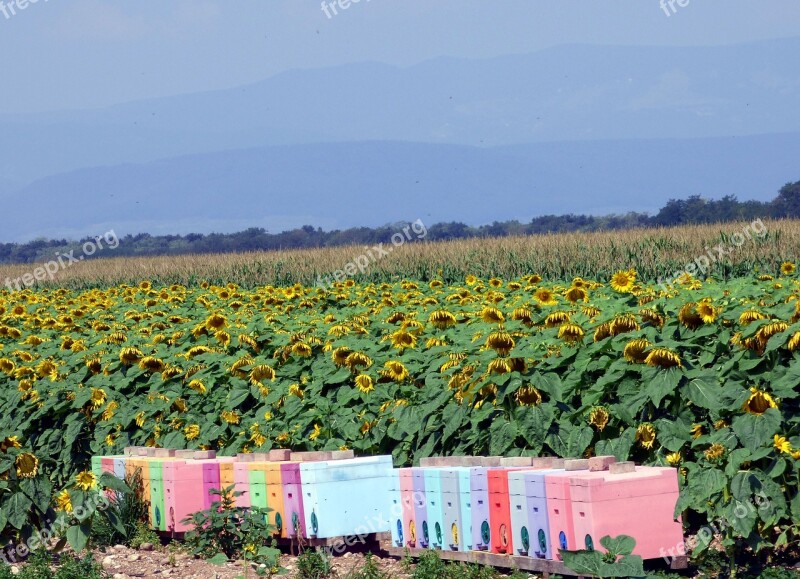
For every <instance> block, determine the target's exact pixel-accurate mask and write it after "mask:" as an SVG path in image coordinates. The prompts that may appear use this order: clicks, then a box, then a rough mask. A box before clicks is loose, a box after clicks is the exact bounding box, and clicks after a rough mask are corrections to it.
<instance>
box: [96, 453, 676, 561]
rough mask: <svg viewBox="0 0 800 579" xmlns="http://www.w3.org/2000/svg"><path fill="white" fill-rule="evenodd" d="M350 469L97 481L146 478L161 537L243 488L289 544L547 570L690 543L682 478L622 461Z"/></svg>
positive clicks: (384, 460) (187, 468)
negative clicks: (380, 546)
mask: <svg viewBox="0 0 800 579" xmlns="http://www.w3.org/2000/svg"><path fill="white" fill-rule="evenodd" d="M350 457H352V453H349V454H348V453H289V451H273V452H271V453H270V454H263V455H253V454H248V455H239V456H237V457H215V456H214V454H213V452H211V453H206V452H200V453H197V452H193V451H174V450H165V449H144V448H135V447H134V448H130V449H126V455H123V456H114V457H97V458H95V459H94V460H93V463H92V464H93V468H94V469H95V471H96V473H97V474H100V472H103V471H105V472H110V473H113V474H115V475H116V476H118V477H120V478H123V477H125V476H126V475H131V474H133V472H134V471H135V470H137V469H139V470H140V471H141V474H142V482H143V486H144V493H145V497H148V498H149V500H150V504H151V507H150V522H151V525H152V527H153V528H154V529H157V530H161V531H171V532H184V531H187V530H190V529H191V525H188V524H186V523H185V522H184V520H185V519H186V518H188V517H190V516H191V514H193V513H195V512H197V511H201V510H205V509H208V508H209V507H210V505H211V502H212V501H213V500H216V497H215V496H214V495H213V494H212V493H211V490H212V489H219V488H225V487H229V486H231V485H235V487H236V490H237V491H239V492H241V493H242V494H241V495H240V496H239V497H237V499H236V501H237V504H238V505H239V506H245V507H248V506H254V507H262V508H269V509H271V512H270V514H269V518H270V523H271V524H272V525H273V527H274V528H275V529H276V534H278V535H279V536H281V537H289V538H291V537H297V536H298V535H299V536H301V537H304V538H319V539H322V538H332V537H346V536H354V535H363V534H366V533H383V532H389V531H391V533H392V540H393V543H394V545H395V546H397V547H411V548H414V547H416V548H430V549H445V550H459V551H470V550H476V551H489V552H493V553H500V554H508V555H522V556H529V557H537V558H543V559H557V558H558V557H559V555H558V550H559V549H569V550H574V549H583V548H594V547H599V544H598V543H599V539H600V538H602V537H603V536H605V535H611V536H617V535H622V534H625V535H631V536H633V537H634V538H635V539H636V541H637V545H636V550H635V551H634V553H635V554H638V555H641V556H642V557H643V558H645V559H649V558H656V557H660V556H662V555H663V553H664V552H670V550H672V549H674V548H675V547H676V546H677V545H679V544H680V543H682V541H683V532H682V526H681V523H680V522H679V521H676V520H674V518H673V510H674V508H675V505H676V502H677V500H678V478H677V471H676V470H675V469H672V468H657V467H634V466H633V464H632V463H619V464H616V463H615V461H614V459H613V457H596V458H593V459H589V460H568V461H564V460H563V459H553V458H511V459H502V458H499V457H451V458H433V459H423V461H422V466H420V467H413V468H401V469H393V468H392V461H391V457H389V456H378V457H368V458H350ZM292 459H294V460H292ZM334 459H338V460H334ZM456 465H458V466H456Z"/></svg>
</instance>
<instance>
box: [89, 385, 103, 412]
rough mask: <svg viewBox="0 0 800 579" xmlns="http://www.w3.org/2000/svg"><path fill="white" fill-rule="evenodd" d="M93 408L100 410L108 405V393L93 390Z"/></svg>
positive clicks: (96, 389)
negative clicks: (104, 405)
mask: <svg viewBox="0 0 800 579" xmlns="http://www.w3.org/2000/svg"><path fill="white" fill-rule="evenodd" d="M90 400H91V403H92V406H94V407H95V408H100V407H101V406H102V405H103V404H105V403H106V392H105V390H103V389H102V388H92V397H91V399H90Z"/></svg>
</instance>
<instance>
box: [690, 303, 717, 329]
mask: <svg viewBox="0 0 800 579" xmlns="http://www.w3.org/2000/svg"><path fill="white" fill-rule="evenodd" d="M695 310H696V311H697V315H698V316H700V319H701V320H703V323H704V324H713V323H714V321H716V319H717V309H716V308H714V306H712V305H711V304H710V303H709V302H707V301H701V302H700V303H698V304H697V307H696V308H695Z"/></svg>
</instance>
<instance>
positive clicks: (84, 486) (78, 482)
mask: <svg viewBox="0 0 800 579" xmlns="http://www.w3.org/2000/svg"><path fill="white" fill-rule="evenodd" d="M75 486H76V487H78V488H79V489H81V490H82V491H84V492H88V491H91V490H94V489H95V488H97V477H96V476H95V474H94V473H93V472H92V471H90V470H84V471H81V472H79V473H78V474H76V475H75Z"/></svg>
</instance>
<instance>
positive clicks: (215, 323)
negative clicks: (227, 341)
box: [204, 314, 228, 332]
mask: <svg viewBox="0 0 800 579" xmlns="http://www.w3.org/2000/svg"><path fill="white" fill-rule="evenodd" d="M204 325H205V327H206V329H207V330H208V331H214V332H216V331H218V330H221V329H222V328H224V327H225V326H227V325H228V320H227V319H226V318H225V316H223V315H222V314H211V315H210V316H208V318H206V321H205V324H204Z"/></svg>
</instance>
